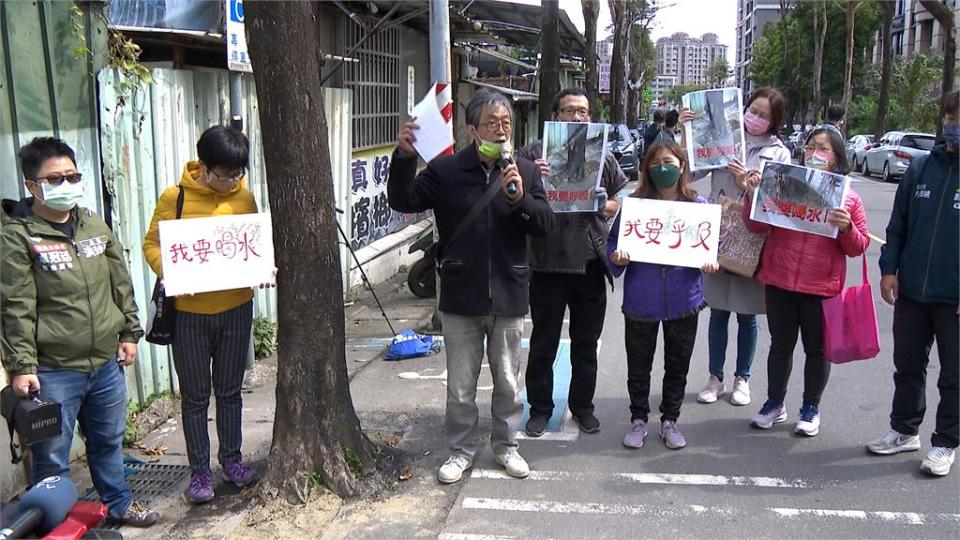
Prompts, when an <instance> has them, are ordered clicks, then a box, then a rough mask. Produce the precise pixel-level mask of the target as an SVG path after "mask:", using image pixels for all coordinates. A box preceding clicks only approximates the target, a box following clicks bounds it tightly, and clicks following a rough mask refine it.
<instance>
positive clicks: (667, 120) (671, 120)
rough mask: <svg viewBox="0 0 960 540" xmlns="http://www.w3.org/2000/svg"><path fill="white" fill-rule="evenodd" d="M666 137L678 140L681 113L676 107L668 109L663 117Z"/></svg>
mask: <svg viewBox="0 0 960 540" xmlns="http://www.w3.org/2000/svg"><path fill="white" fill-rule="evenodd" d="M663 128H664V129H663V134H664V138H666V137H667V136H669V138H670V140H671V141H676V140H677V137H678V136H679V135H680V113H679V112H678V111H677V110H676V109H670V110H669V111H667V114H666V116H665V117H664V119H663Z"/></svg>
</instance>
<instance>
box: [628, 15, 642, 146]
mask: <svg viewBox="0 0 960 540" xmlns="http://www.w3.org/2000/svg"><path fill="white" fill-rule="evenodd" d="M644 52H645V51H644V50H643V30H642V29H641V28H640V27H633V28H631V30H630V80H629V88H628V91H627V125H628V126H630V127H635V126H636V125H637V116H638V111H639V108H640V102H641V101H643V99H642V98H643V86H641V83H642V82H643V81H641V79H642V78H643V77H642V75H643V73H642V71H643V67H644V65H645V64H646V63H645V62H644V60H645V58H644Z"/></svg>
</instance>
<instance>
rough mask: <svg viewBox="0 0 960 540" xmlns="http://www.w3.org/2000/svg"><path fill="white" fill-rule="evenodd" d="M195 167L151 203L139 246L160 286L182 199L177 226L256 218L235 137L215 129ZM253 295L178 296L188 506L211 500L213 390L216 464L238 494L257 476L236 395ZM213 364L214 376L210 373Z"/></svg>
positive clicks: (242, 146)
mask: <svg viewBox="0 0 960 540" xmlns="http://www.w3.org/2000/svg"><path fill="white" fill-rule="evenodd" d="M197 155H198V157H199V160H198V161H191V162H189V163H187V165H186V166H185V167H184V169H183V176H182V177H181V179H180V185H179V186H176V187H170V188H167V190H166V191H164V192H163V194H162V195H161V196H160V200H159V201H158V202H157V208H156V210H155V211H154V213H153V221H151V223H150V230H149V232H147V236H146V238H144V242H143V252H144V255H145V256H146V258H147V262H148V263H149V264H150V267H151V268H152V269H153V271H154V272H155V273H156V274H157V276H159V277H160V278H161V279H162V278H163V269H162V267H161V263H160V261H161V254H160V233H159V230H158V223H159V222H160V221H163V220H166V219H176V215H177V199H178V197H179V196H180V192H181V190H182V192H183V211H182V214H181V217H182V218H199V217H210V216H222V215H232V214H252V213H256V212H257V203H256V201H255V200H254V198H253V193H251V192H250V190H248V189H247V187H246V182H244V172H245V170H246V167H247V162H248V155H249V143H248V141H247V138H246V137H245V136H244V135H243V133H241V132H240V131H239V130H236V129H233V128H230V127H225V126H214V127H211V128H210V129H208V130H206V131H205V132H204V133H203V135H202V136H201V137H200V140H199V141H198V142H197ZM252 300H253V290H252V289H233V290H228V291H216V292H207V293H200V294H196V295H189V296H180V297H177V299H176V308H177V318H176V321H177V322H176V328H175V333H174V339H173V361H174V364H175V365H176V368H177V377H178V378H179V380H180V392H181V394H182V405H181V407H182V415H183V432H184V437H185V438H186V442H187V456H188V458H189V460H190V469H191V471H192V477H191V480H190V486H189V487H188V488H187V490H186V491H185V492H184V496H185V498H186V499H187V501H189V502H190V503H192V504H202V503H206V502H210V501H211V500H213V474H212V473H211V471H210V437H209V434H208V433H207V410H208V408H209V406H210V389H211V383H212V387H213V390H214V392H216V396H217V437H218V439H219V441H220V448H219V452H218V453H217V457H218V459H219V461H220V464H221V466H222V468H223V477H224V479H225V480H227V481H229V482H232V483H233V484H235V485H236V486H238V487H243V486H245V485H248V484H251V483H253V482H255V481H256V480H257V474H256V472H255V471H254V470H253V469H251V468H249V467H247V466H246V465H244V463H243V461H242V460H241V457H242V454H241V452H240V444H241V441H242V433H241V422H240V415H241V410H242V407H243V403H242V398H241V395H240V387H241V385H242V384H243V372H244V366H245V364H246V359H247V353H248V347H249V346H250V327H251V324H252V323H253V301H252ZM211 361H212V368H211Z"/></svg>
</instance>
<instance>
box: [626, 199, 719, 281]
mask: <svg viewBox="0 0 960 540" xmlns="http://www.w3.org/2000/svg"><path fill="white" fill-rule="evenodd" d="M721 208H722V207H721V206H720V205H719V204H704V203H691V202H675V201H660V200H655V199H640V198H637V197H626V198H624V199H623V204H622V205H621V208H620V231H619V239H618V240H617V249H621V250H625V251H626V252H627V253H628V254H629V255H630V261H632V262H646V263H655V264H663V265H670V266H686V267H690V268H701V267H702V266H703V265H704V264H707V263H711V264H717V249H718V245H719V242H720V212H721Z"/></svg>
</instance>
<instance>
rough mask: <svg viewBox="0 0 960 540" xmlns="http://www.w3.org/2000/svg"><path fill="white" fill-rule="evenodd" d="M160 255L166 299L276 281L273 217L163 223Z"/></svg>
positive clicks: (225, 218) (177, 220) (249, 216)
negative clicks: (274, 273)
mask: <svg viewBox="0 0 960 540" xmlns="http://www.w3.org/2000/svg"><path fill="white" fill-rule="evenodd" d="M160 254H161V264H162V265H163V285H164V289H165V290H166V293H167V296H178V295H182V294H196V293H202V292H210V291H225V290H229V289H240V288H243V287H256V286H258V285H260V284H262V283H272V282H273V279H274V278H273V269H274V267H275V265H274V261H273V228H272V226H271V224H270V214H266V213H261V214H240V215H235V216H216V217H206V218H195V219H171V220H166V221H161V222H160Z"/></svg>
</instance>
